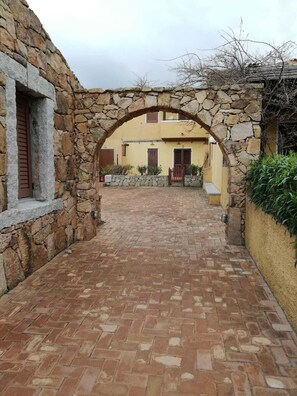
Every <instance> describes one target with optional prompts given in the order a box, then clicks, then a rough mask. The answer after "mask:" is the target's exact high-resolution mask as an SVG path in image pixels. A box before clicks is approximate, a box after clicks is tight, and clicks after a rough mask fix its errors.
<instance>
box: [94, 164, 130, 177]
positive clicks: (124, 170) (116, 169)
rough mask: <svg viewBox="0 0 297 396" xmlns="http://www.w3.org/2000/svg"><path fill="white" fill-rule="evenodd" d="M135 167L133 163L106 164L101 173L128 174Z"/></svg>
mask: <svg viewBox="0 0 297 396" xmlns="http://www.w3.org/2000/svg"><path fill="white" fill-rule="evenodd" d="M132 168H133V166H132V165H129V164H128V165H106V166H104V167H103V168H102V169H101V170H100V173H101V175H103V176H105V175H127V174H128V172H129V171H130V170H131V169H132Z"/></svg>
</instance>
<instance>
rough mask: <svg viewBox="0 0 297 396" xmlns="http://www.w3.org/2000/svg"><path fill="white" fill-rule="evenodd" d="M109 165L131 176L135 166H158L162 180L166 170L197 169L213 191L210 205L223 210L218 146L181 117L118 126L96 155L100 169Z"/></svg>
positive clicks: (155, 116)
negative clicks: (123, 168)
mask: <svg viewBox="0 0 297 396" xmlns="http://www.w3.org/2000/svg"><path fill="white" fill-rule="evenodd" d="M111 164H117V165H128V164H129V165H131V166H133V168H132V169H131V171H130V172H129V174H131V175H133V174H134V175H135V174H139V172H138V171H137V167H138V166H146V167H148V166H159V167H161V169H162V171H161V173H160V175H163V176H166V175H168V173H169V168H170V169H174V168H177V167H185V168H186V167H187V166H188V165H190V164H194V165H198V166H199V167H200V168H202V167H203V177H204V181H205V182H207V183H209V184H208V187H209V186H210V187H211V190H212V191H215V193H212V194H210V193H209V201H210V203H211V204H216V205H219V204H221V205H222V206H223V207H224V208H226V205H227V183H228V174H227V170H226V169H227V168H225V167H224V164H223V155H222V152H221V150H220V148H219V145H218V144H216V142H215V141H214V140H213V138H211V137H210V135H209V133H208V131H207V130H206V129H204V128H203V127H202V126H201V125H199V124H197V123H196V122H194V121H191V120H188V119H186V118H184V117H183V116H182V115H181V114H178V113H170V112H163V111H159V112H152V113H147V114H143V115H141V116H139V117H135V118H133V119H132V120H130V121H128V122H126V123H125V124H123V125H122V126H120V127H119V128H118V129H117V130H116V131H115V132H114V133H113V134H112V136H111V137H109V138H108V139H106V141H105V143H104V145H103V147H102V148H101V150H100V152H99V166H100V169H102V168H104V166H106V165H111ZM206 190H207V189H206ZM207 192H208V191H207ZM211 195H212V196H211Z"/></svg>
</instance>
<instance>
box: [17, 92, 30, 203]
mask: <svg viewBox="0 0 297 396" xmlns="http://www.w3.org/2000/svg"><path fill="white" fill-rule="evenodd" d="M16 118H17V144H18V177H19V193H18V194H19V195H18V197H19V198H27V197H32V196H33V188H32V164H31V144H30V129H29V128H30V127H29V98H27V97H25V96H21V95H19V94H17V98H16Z"/></svg>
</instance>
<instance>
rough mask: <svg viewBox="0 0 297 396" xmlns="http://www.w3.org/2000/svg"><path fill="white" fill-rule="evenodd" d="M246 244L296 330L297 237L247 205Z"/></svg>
mask: <svg viewBox="0 0 297 396" xmlns="http://www.w3.org/2000/svg"><path fill="white" fill-rule="evenodd" d="M245 243H246V247H247V249H248V250H249V252H250V254H251V256H252V257H253V259H254V260H255V262H256V263H257V266H258V267H259V269H260V271H261V272H262V274H263V276H264V278H265V280H266V281H267V283H268V284H269V286H270V287H271V289H272V291H273V294H274V295H275V297H276V299H277V300H278V302H279V304H280V305H281V306H282V308H283V309H284V311H285V313H286V314H287V316H288V319H289V320H290V322H291V323H292V325H293V326H294V327H295V329H297V293H296V289H297V270H296V268H295V266H294V264H295V260H296V259H297V256H296V247H295V248H294V243H296V238H293V237H290V235H289V233H288V231H287V230H286V228H285V227H284V226H282V225H280V224H277V223H276V222H275V220H274V219H273V218H272V216H270V215H268V214H266V213H264V212H262V210H261V209H257V208H256V206H255V205H254V204H253V203H252V202H250V201H247V204H246V239H245Z"/></svg>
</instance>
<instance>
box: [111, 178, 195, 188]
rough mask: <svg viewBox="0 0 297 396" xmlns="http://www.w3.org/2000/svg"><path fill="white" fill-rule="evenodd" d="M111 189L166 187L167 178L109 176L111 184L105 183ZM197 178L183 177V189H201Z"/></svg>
mask: <svg viewBox="0 0 297 396" xmlns="http://www.w3.org/2000/svg"><path fill="white" fill-rule="evenodd" d="M106 185H108V186H112V187H168V176H157V175H144V176H140V175H139V176H129V175H127V176H124V175H111V182H109V183H106ZM201 186H202V181H201V178H200V177H199V176H190V175H185V187H201Z"/></svg>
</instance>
